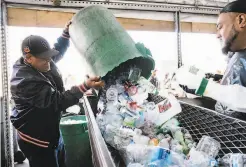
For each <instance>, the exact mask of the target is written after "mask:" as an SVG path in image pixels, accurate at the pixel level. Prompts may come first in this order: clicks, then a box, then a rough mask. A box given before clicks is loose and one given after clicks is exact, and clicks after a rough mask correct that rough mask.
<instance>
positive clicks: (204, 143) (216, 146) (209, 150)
mask: <svg viewBox="0 0 246 167" xmlns="http://www.w3.org/2000/svg"><path fill="white" fill-rule="evenodd" d="M220 148H221V147H220V143H219V142H218V141H216V140H215V139H213V138H211V137H209V136H202V138H201V140H200V141H199V143H198V144H197V147H196V150H197V151H201V152H204V153H205V154H207V155H208V156H210V157H212V158H215V157H216V156H217V155H218V153H219V150H220Z"/></svg>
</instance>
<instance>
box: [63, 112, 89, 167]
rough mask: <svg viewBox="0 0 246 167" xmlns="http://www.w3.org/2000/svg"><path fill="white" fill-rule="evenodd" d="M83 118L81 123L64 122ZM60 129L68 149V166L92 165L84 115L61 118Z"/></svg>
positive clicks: (84, 166) (82, 166)
mask: <svg viewBox="0 0 246 167" xmlns="http://www.w3.org/2000/svg"><path fill="white" fill-rule="evenodd" d="M69 119H70V120H82V121H83V123H80V124H62V122H64V121H66V120H69ZM60 129H61V132H62V137H63V140H64V144H65V149H66V158H67V166H68V167H92V166H93V165H92V154H91V148H90V141H89V136H88V129H87V119H86V116H84V115H78V116H68V117H64V118H62V119H61V123H60Z"/></svg>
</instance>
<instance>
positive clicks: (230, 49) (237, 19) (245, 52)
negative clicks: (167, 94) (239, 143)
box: [179, 0, 246, 120]
mask: <svg viewBox="0 0 246 167" xmlns="http://www.w3.org/2000/svg"><path fill="white" fill-rule="evenodd" d="M217 37H218V38H219V39H220V40H221V42H222V52H223V53H224V54H226V55H227V57H228V65H227V69H226V71H225V74H224V75H223V78H222V80H221V81H220V83H221V85H222V86H221V85H218V84H216V83H213V82H210V81H207V80H206V79H203V80H202V81H201V82H200V80H199V78H196V77H197V76H195V75H193V77H194V78H192V79H193V80H194V82H195V81H197V82H198V81H199V83H196V84H197V85H199V84H200V86H199V87H197V88H196V93H198V94H199V95H204V96H208V97H211V98H214V99H215V100H218V99H220V101H221V102H222V103H221V102H217V104H216V106H215V110H216V111H218V112H220V113H223V114H226V115H230V116H233V117H237V118H239V119H243V120H246V101H245V98H242V97H245V96H246V94H245V92H246V88H245V87H246V0H236V1H233V2H231V3H229V4H228V5H226V6H225V7H224V8H223V9H222V10H221V12H220V14H219V18H218V22H217ZM179 71H181V70H179ZM190 73H191V72H190V71H189V72H188V73H187V74H188V75H189V74H190ZM183 74H184V73H182V72H181V73H179V76H182V75H183ZM179 78H180V79H181V78H182V77H179ZM190 79H191V78H190ZM181 80H182V79H181ZM179 82H180V81H179ZM192 84H193V86H194V83H192ZM186 86H187V87H192V85H186ZM209 87H210V88H211V87H212V88H213V89H210V88H209ZM214 88H216V91H217V92H216V93H213V92H212V91H211V90H214ZM221 97H223V98H221ZM235 100H236V101H237V103H233V101H235Z"/></svg>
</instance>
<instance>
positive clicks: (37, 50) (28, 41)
mask: <svg viewBox="0 0 246 167" xmlns="http://www.w3.org/2000/svg"><path fill="white" fill-rule="evenodd" d="M21 50H22V53H23V55H26V54H28V53H30V54H32V55H33V56H35V57H38V58H51V57H53V56H57V55H58V54H59V51H57V50H55V49H51V48H50V44H49V43H48V41H47V40H46V39H44V38H43V37H41V36H38V35H30V36H28V37H26V38H25V39H24V40H23V42H22V45H21Z"/></svg>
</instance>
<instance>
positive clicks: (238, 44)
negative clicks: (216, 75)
mask: <svg viewBox="0 0 246 167" xmlns="http://www.w3.org/2000/svg"><path fill="white" fill-rule="evenodd" d="M217 37H218V38H219V39H220V40H221V42H222V52H223V53H224V54H226V55H227V56H228V58H229V61H228V65H227V69H226V72H225V74H224V76H223V78H222V80H221V84H222V85H234V84H239V85H242V86H243V87H246V1H245V0H237V1H234V2H231V3H229V4H228V5H226V6H225V7H224V8H223V9H222V10H221V12H220V15H219V18H218V22H217ZM215 109H216V110H217V111H219V112H221V113H224V114H228V115H231V116H234V117H238V118H240V119H244V120H246V116H245V115H243V114H240V113H238V112H234V111H233V110H231V109H230V108H229V107H227V106H226V105H223V104H222V103H219V102H218V103H217V104H216V106H215ZM244 112H246V109H245V110H244Z"/></svg>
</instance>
